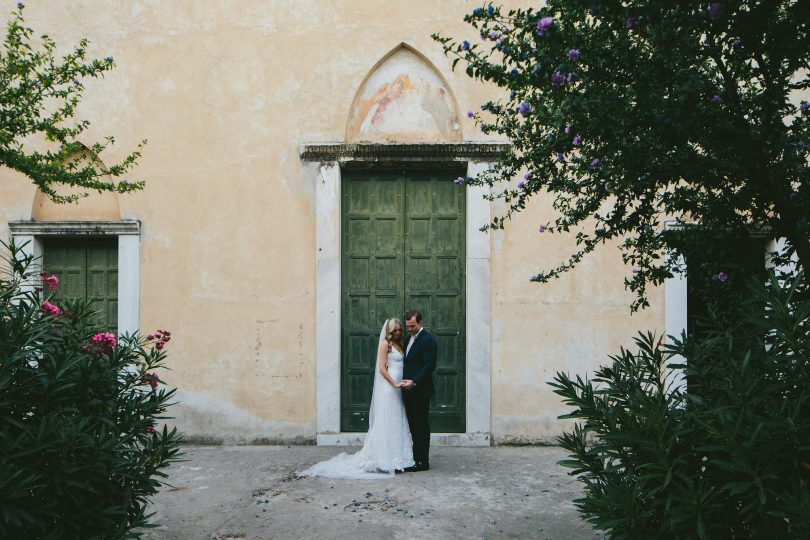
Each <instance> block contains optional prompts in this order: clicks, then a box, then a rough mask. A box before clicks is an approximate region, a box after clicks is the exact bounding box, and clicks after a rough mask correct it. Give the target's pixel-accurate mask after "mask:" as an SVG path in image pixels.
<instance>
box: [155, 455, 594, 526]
mask: <svg viewBox="0 0 810 540" xmlns="http://www.w3.org/2000/svg"><path fill="white" fill-rule="evenodd" d="M356 450H357V448H353V447H333V446H321V447H318V446H291V447H287V446H186V447H184V448H183V451H184V453H185V458H186V459H187V460H188V461H185V462H182V463H176V464H174V465H173V466H172V467H170V468H169V470H168V473H169V478H168V482H169V483H170V484H171V487H164V488H163V489H162V490H161V491H160V493H159V494H158V495H156V496H155V497H154V499H153V500H152V504H151V505H150V507H149V509H148V512H155V516H154V517H153V520H152V521H153V523H157V524H159V526H158V527H157V528H154V529H148V530H146V531H145V534H144V538H147V539H185V538H206V539H231V538H245V539H248V540H256V539H262V540H268V539H271V538H282V539H286V538H296V539H297V538H326V539H332V538H334V539H339V538H357V539H372V538H375V539H376V538H392V539H419V538H442V539H444V538H448V539H454V538H478V539H482V538H488V539H496V538H540V539H544V538H550V539H594V538H601V537H602V535H601V534H600V533H598V532H596V531H594V530H593V529H592V528H591V526H590V525H588V524H587V523H585V522H583V521H582V520H581V519H580V518H579V516H578V515H577V512H576V509H575V507H574V505H573V503H572V500H573V499H574V498H575V497H577V496H579V495H580V493H581V491H580V488H579V485H578V482H576V481H575V480H574V479H573V478H571V477H569V476H568V475H567V474H566V470H565V469H564V468H562V467H560V466H559V465H557V464H556V462H557V461H559V460H560V459H563V458H564V457H565V453H564V451H563V450H561V449H560V448H555V447H542V446H541V447H538V446H533V447H530V446H524V447H512V446H499V447H490V448H460V447H433V448H431V458H430V461H431V469H430V471H425V472H418V473H408V474H400V475H397V476H395V477H394V478H391V479H383V480H330V479H326V478H299V477H297V476H296V475H295V472H296V471H300V470H302V469H305V468H307V467H309V466H310V465H312V464H313V463H316V462H318V461H321V460H324V459H327V458H329V457H331V456H333V455H335V454H338V453H340V452H344V451H348V452H354V451H356Z"/></svg>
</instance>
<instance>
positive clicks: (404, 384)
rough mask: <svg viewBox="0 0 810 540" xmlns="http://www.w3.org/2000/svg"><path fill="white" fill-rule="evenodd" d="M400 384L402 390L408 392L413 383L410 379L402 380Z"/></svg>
mask: <svg viewBox="0 0 810 540" xmlns="http://www.w3.org/2000/svg"><path fill="white" fill-rule="evenodd" d="M400 384H401V385H402V388H404V389H405V390H410V389H411V388H413V386H414V384H413V381H412V380H410V379H402V382H401V383H400Z"/></svg>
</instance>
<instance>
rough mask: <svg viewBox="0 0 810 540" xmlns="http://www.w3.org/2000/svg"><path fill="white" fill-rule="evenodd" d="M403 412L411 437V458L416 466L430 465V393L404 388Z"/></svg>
mask: <svg viewBox="0 0 810 540" xmlns="http://www.w3.org/2000/svg"><path fill="white" fill-rule="evenodd" d="M403 394H404V396H403V397H404V400H403V401H404V402H405V414H406V415H407V416H408V427H409V428H410V430H411V437H412V438H413V460H414V461H415V462H416V465H417V466H429V465H430V422H429V419H428V411H429V410H430V394H426V393H424V392H420V391H419V390H416V389H414V390H404V391H403Z"/></svg>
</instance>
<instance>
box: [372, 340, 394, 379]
mask: <svg viewBox="0 0 810 540" xmlns="http://www.w3.org/2000/svg"><path fill="white" fill-rule="evenodd" d="M387 363H388V343H387V342H385V341H383V342H382V343H380V348H379V350H378V351H377V369H379V370H380V375H382V376H383V378H384V379H385V380H386V381H388V384H390V385H391V386H393V387H394V388H398V387H399V384H397V383H395V382H394V379H392V378H391V376H390V375H389V374H388V367H387V366H386V364H387Z"/></svg>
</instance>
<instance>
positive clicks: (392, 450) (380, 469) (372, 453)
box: [300, 319, 414, 479]
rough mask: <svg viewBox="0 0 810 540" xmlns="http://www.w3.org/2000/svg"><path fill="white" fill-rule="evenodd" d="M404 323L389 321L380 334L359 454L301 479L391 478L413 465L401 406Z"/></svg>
mask: <svg viewBox="0 0 810 540" xmlns="http://www.w3.org/2000/svg"><path fill="white" fill-rule="evenodd" d="M404 360H405V352H404V349H403V346H402V323H401V322H400V321H399V319H388V320H386V321H385V324H384V325H383V327H382V330H380V340H379V344H378V347H377V369H376V370H375V373H374V389H373V390H372V394H371V408H370V409H369V412H368V432H367V433H366V440H365V443H364V444H363V448H362V449H361V450H360V451H359V452H357V453H356V454H351V455H349V454H346V453H345V452H344V453H342V454H339V455H337V456H335V457H333V458H331V459H328V460H326V461H322V462H320V463H316V464H315V465H313V466H312V467H310V468H309V469H307V470H305V471H303V472H301V473H300V474H301V476H325V477H327V478H353V479H365V478H388V477H390V476H392V475H393V474H394V471H397V470H403V469H405V468H406V467H411V466H413V465H414V461H413V441H412V439H411V432H410V430H409V429H408V419H407V418H406V416H405V405H404V404H403V402H402V389H401V388H400V381H401V380H402V366H403V362H404Z"/></svg>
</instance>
